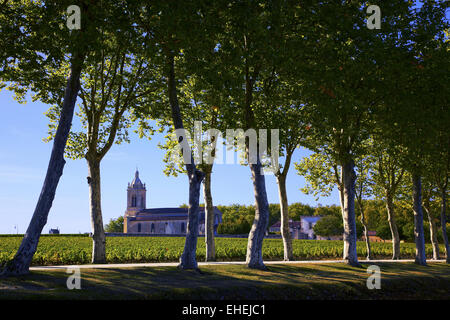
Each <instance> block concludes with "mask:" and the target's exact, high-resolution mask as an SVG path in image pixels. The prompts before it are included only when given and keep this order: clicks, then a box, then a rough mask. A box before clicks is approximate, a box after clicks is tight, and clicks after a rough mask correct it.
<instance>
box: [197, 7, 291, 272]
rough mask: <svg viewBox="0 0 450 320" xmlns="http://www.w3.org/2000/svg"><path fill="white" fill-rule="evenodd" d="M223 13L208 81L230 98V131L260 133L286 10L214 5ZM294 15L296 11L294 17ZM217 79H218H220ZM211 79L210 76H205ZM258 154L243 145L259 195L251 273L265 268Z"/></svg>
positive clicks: (264, 205) (264, 206)
mask: <svg viewBox="0 0 450 320" xmlns="http://www.w3.org/2000/svg"><path fill="white" fill-rule="evenodd" d="M216 4H217V10H219V11H220V13H221V14H220V19H219V20H218V21H219V22H218V25H220V26H222V27H221V28H218V32H217V38H216V41H217V42H216V47H215V48H214V50H213V51H212V54H211V56H210V57H209V59H208V63H207V64H208V67H209V70H212V71H214V72H213V73H211V75H210V76H209V78H208V81H209V82H210V83H211V85H212V86H214V87H215V88H217V91H218V92H222V95H223V96H226V97H228V99H225V98H224V99H223V100H228V101H229V104H228V105H227V106H224V110H223V114H225V115H226V119H227V120H228V121H227V124H228V125H229V126H235V125H237V126H239V127H240V128H243V130H244V131H247V132H249V130H250V131H251V130H257V129H260V128H262V127H261V126H260V123H259V122H258V115H257V112H256V111H255V108H256V106H257V103H258V99H257V96H258V92H259V89H260V88H261V86H260V85H261V84H262V83H263V82H264V79H266V76H267V77H269V76H270V72H268V70H269V69H270V67H271V66H272V59H276V57H277V56H278V52H277V50H278V49H279V47H278V44H279V43H280V40H281V39H280V38H279V33H278V32H279V30H280V24H279V17H280V16H281V12H283V13H285V12H286V13H289V11H284V9H285V8H284V7H282V6H280V5H279V3H275V2H267V1H257V2H245V3H231V4H230V3H227V2H224V3H223V2H221V1H220V2H216ZM291 14H292V12H291ZM217 75H219V76H220V77H217ZM204 76H205V77H207V75H206V74H205V75H204ZM256 145H257V148H256V149H257V151H256V152H253V151H254V150H253V151H251V150H250V146H249V141H247V140H246V141H245V154H246V158H247V160H248V163H249V168H250V171H251V174H252V181H253V189H254V195H255V218H254V221H253V225H252V228H251V230H250V233H249V238H248V245H247V256H246V263H247V266H248V267H249V268H256V269H266V267H265V265H264V262H263V257H262V244H263V239H264V235H265V232H266V229H267V226H268V222H269V210H270V209H269V204H268V201H267V194H266V185H265V177H264V174H263V173H262V168H263V163H262V158H261V156H260V152H262V150H261V149H262V146H261V145H260V144H259V142H258V141H257V142H256Z"/></svg>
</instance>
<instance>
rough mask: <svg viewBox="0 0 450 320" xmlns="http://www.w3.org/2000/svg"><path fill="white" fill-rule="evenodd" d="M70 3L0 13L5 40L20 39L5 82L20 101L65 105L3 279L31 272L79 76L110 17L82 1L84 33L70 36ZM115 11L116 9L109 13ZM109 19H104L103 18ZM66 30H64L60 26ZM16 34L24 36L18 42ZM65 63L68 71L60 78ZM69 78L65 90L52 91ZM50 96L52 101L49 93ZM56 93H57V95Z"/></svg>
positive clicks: (7, 61) (12, 6) (23, 5)
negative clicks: (32, 99)
mask: <svg viewBox="0 0 450 320" xmlns="http://www.w3.org/2000/svg"><path fill="white" fill-rule="evenodd" d="M69 4H71V3H69V2H68V1H58V2H54V1H33V2H32V1H24V2H5V3H4V4H3V6H4V8H2V9H4V11H3V12H2V14H1V15H0V19H1V20H2V21H0V25H1V26H6V25H10V27H9V28H7V29H6V32H7V33H6V35H5V38H4V39H6V41H8V40H9V41H11V39H13V38H14V39H15V40H18V41H15V44H14V46H13V48H14V49H17V50H14V51H12V52H8V51H7V52H6V54H4V52H2V60H3V61H2V62H4V63H3V65H2V77H1V79H0V80H1V82H4V81H10V82H11V83H12V84H11V85H10V86H9V89H11V90H13V91H15V93H16V95H17V96H18V98H19V99H23V98H24V96H25V93H26V92H27V91H28V90H31V91H32V92H34V93H35V98H36V99H40V100H41V101H42V102H44V103H51V104H53V103H58V105H59V106H60V107H61V113H60V119H59V121H58V127H57V129H56V133H55V139H54V143H53V149H52V153H51V156H50V160H49V165H48V169H47V174H46V176H45V180H44V184H43V187H42V190H41V194H40V196H39V199H38V202H37V204H36V208H35V211H34V213H33V216H32V218H31V221H30V224H29V226H28V228H27V231H26V233H25V235H24V238H23V240H22V242H21V245H20V247H19V249H18V251H17V253H16V254H15V256H14V258H13V259H12V260H11V261H9V262H8V263H7V265H6V267H5V268H4V270H3V271H2V275H4V276H8V275H21V274H26V273H28V272H29V266H30V263H31V260H32V258H33V255H34V253H35V252H36V249H37V245H38V242H39V237H40V234H41V232H42V229H43V227H44V226H45V224H46V222H47V217H48V213H49V211H50V208H51V206H52V203H53V199H54V197H55V193H56V188H57V186H58V182H59V179H60V177H61V175H62V172H63V168H64V164H65V160H64V151H65V146H66V141H67V138H68V135H69V130H70V126H71V124H72V118H73V113H74V108H75V103H76V99H77V95H78V91H79V88H80V74H81V71H82V68H83V62H84V60H85V57H86V56H87V55H88V53H89V52H90V51H91V50H92V49H93V47H94V44H95V41H96V39H97V36H98V31H97V29H96V28H97V27H101V26H104V24H105V20H106V21H108V22H111V21H110V20H108V19H107V18H110V16H108V15H106V14H105V13H106V12H108V11H107V10H106V8H108V9H110V10H111V6H109V5H110V3H109V2H108V3H106V4H103V8H100V6H99V5H96V4H93V3H91V2H82V5H81V14H82V15H83V16H84V17H86V19H82V25H81V30H78V31H77V30H75V31H73V32H71V31H70V30H68V29H67V28H66V27H65V22H66V21H65V19H64V16H62V15H61V12H63V11H65V9H66V8H67V7H68V6H69ZM110 12H111V11H110ZM104 18H105V19H104ZM61 26H64V27H61ZM17 35H20V37H19V38H17ZM65 63H67V64H68V66H69V67H68V68H67V69H66V70H67V71H68V73H66V74H58V73H55V72H54V70H60V67H61V66H62V65H64V64H65ZM67 75H68V79H67V81H66V85H65V89H64V85H63V86H61V87H56V88H55V87H52V85H53V84H54V83H55V82H56V84H57V85H59V84H60V82H59V81H55V80H60V79H61V78H64V77H65V76H67ZM49 92H51V93H52V94H50V96H51V98H49V97H48V93H49ZM55 92H57V94H55V95H53V94H54V93H55Z"/></svg>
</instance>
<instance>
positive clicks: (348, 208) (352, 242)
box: [342, 159, 361, 267]
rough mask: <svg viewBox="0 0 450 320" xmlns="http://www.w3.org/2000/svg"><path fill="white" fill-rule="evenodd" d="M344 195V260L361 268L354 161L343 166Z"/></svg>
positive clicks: (349, 161)
mask: <svg viewBox="0 0 450 320" xmlns="http://www.w3.org/2000/svg"><path fill="white" fill-rule="evenodd" d="M342 182H343V194H344V201H343V203H344V211H343V220H344V255H343V256H344V260H347V263H348V264H349V265H351V266H355V267H360V266H361V265H360V264H359V262H358V255H357V251H356V218H355V183H356V174H355V170H354V162H353V160H351V159H350V160H348V161H347V162H346V163H345V164H343V166H342Z"/></svg>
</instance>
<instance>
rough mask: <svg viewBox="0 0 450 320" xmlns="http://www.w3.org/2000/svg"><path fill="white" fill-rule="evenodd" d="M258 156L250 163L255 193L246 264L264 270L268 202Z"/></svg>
mask: <svg viewBox="0 0 450 320" xmlns="http://www.w3.org/2000/svg"><path fill="white" fill-rule="evenodd" d="M261 169H262V165H261V162H260V161H259V157H258V160H257V163H256V164H250V170H251V172H252V180H253V190H254V194H255V219H254V220H253V225H252V228H251V230H250V233H249V235H248V243H247V256H246V260H245V262H246V264H247V266H248V267H249V268H252V269H261V270H266V269H267V268H266V266H265V265H264V262H263V254H262V245H263V240H264V235H265V232H266V229H267V225H268V224H269V204H268V202H267V194H266V182H265V177H264V175H262V174H261Z"/></svg>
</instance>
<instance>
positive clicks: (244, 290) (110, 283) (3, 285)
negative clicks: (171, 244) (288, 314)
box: [0, 262, 450, 300]
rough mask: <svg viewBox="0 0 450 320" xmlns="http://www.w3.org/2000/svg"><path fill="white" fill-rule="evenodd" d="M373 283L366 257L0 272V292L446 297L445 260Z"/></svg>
mask: <svg viewBox="0 0 450 320" xmlns="http://www.w3.org/2000/svg"><path fill="white" fill-rule="evenodd" d="M377 265H378V266H379V267H380V269H381V289H378V290H377V289H373V290H369V289H368V288H367V286H366V281H367V278H368V276H369V275H368V273H367V272H366V269H367V267H368V266H369V264H363V268H355V267H351V266H348V265H346V264H341V263H335V264H301V265H300V264H289V265H283V264H275V265H269V266H268V271H259V270H252V269H248V268H247V267H246V266H245V265H209V266H202V267H201V273H198V272H195V271H181V270H178V269H177V268H176V267H148V268H142V267H141V268H121V269H81V289H80V290H76V289H73V290H69V289H67V287H66V281H67V277H68V276H69V274H67V273H66V272H65V270H55V271H33V272H31V273H30V275H27V276H22V277H19V278H6V279H0V293H1V294H0V299H70V300H77V299H176V300H178V299H226V300H227V299H244V300H264V299H276V300H278V299H281V300H284V299H308V300H310V299H313V300H314V299H386V300H391V299H450V265H447V264H444V263H429V266H426V267H424V266H419V265H416V264H414V263H407V262H402V263H377Z"/></svg>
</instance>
